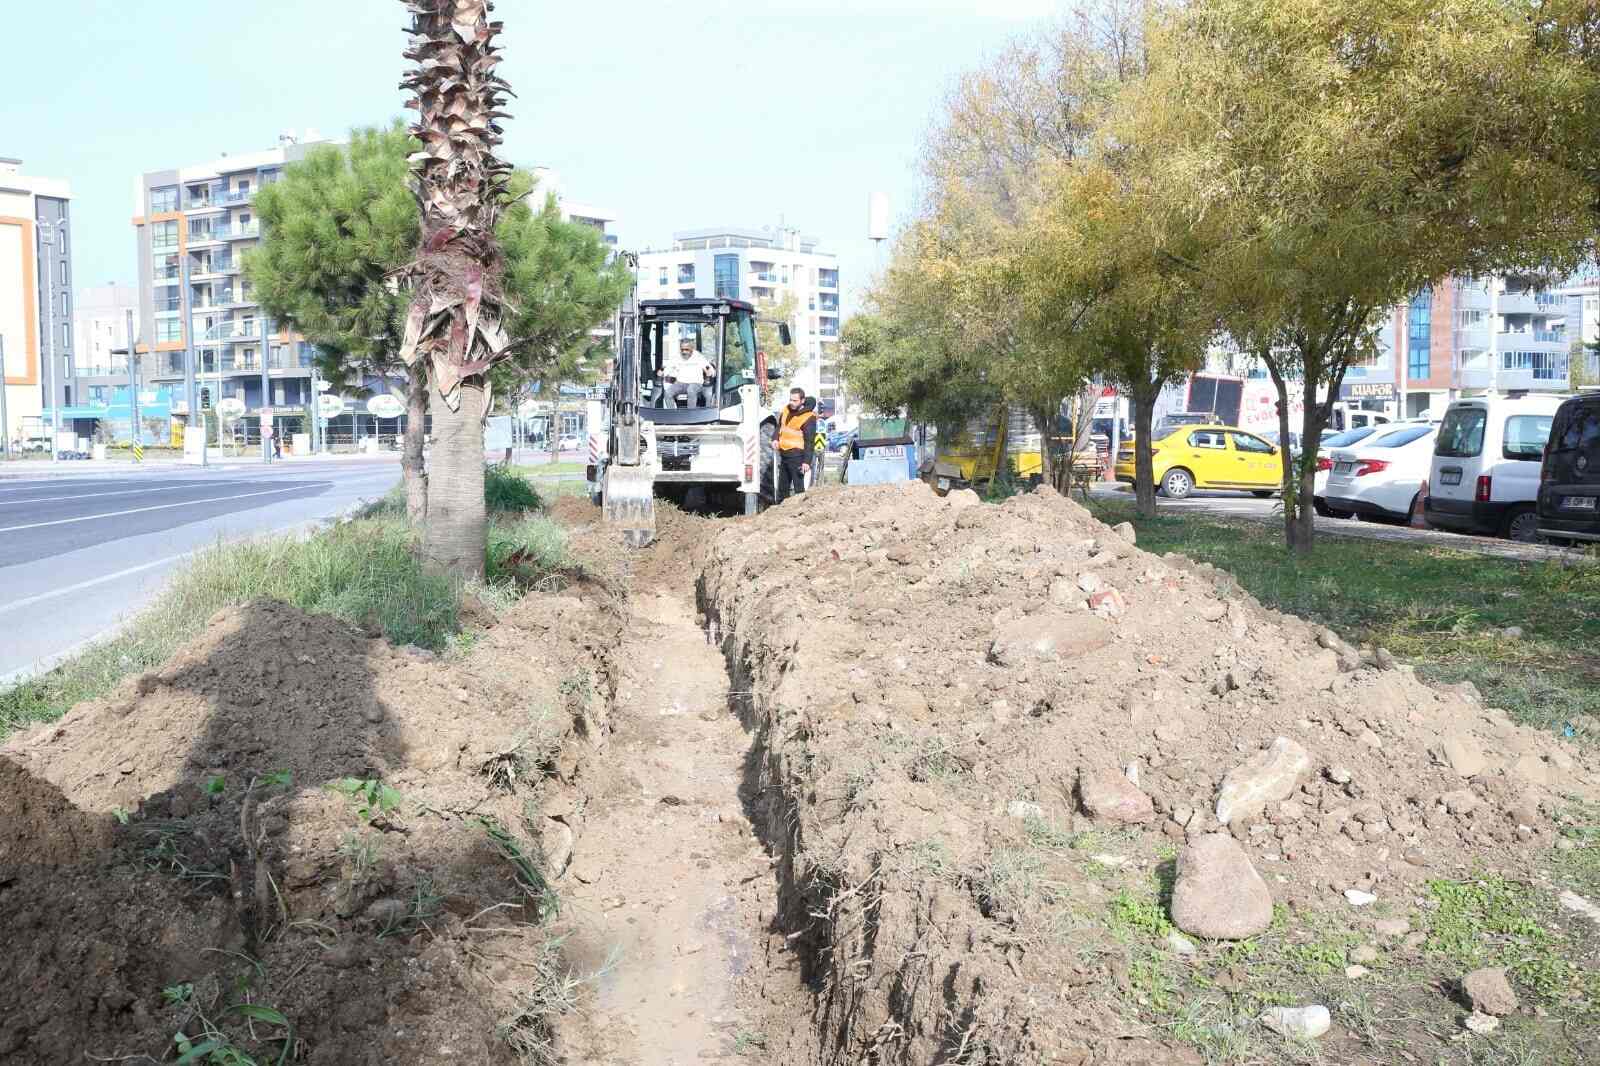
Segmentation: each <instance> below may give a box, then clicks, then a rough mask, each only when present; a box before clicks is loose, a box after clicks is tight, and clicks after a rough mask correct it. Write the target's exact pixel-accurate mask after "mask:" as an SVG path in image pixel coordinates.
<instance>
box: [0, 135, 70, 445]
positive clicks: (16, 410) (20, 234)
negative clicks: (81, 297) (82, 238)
mask: <svg viewBox="0 0 1600 1066" xmlns="http://www.w3.org/2000/svg"><path fill="white" fill-rule="evenodd" d="M71 207H72V188H71V186H70V184H69V183H68V182H67V181H66V180H65V179H61V178H42V177H31V176H29V175H26V174H23V173H22V161H21V160H20V159H12V158H9V157H0V344H3V345H4V346H5V383H4V385H3V388H4V390H5V413H6V422H7V425H6V433H7V435H8V436H9V438H10V439H11V440H12V441H13V442H15V441H17V440H18V439H19V438H20V436H21V435H22V434H23V433H24V432H25V431H26V432H27V433H29V434H30V435H37V434H39V433H40V432H41V427H42V426H44V425H45V424H47V423H48V422H50V421H51V419H52V417H59V409H60V408H61V407H62V406H63V405H65V404H66V403H67V402H69V396H68V392H67V385H68V380H69V378H68V360H70V359H71V357H72V351H73V336H72V281H73V278H72V231H71V214H72V212H71ZM52 412H55V414H54V416H53V415H52ZM45 432H48V431H45Z"/></svg>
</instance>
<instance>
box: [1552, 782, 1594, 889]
mask: <svg viewBox="0 0 1600 1066" xmlns="http://www.w3.org/2000/svg"><path fill="white" fill-rule="evenodd" d="M1555 824H1556V829H1557V831H1558V832H1559V833H1560V834H1561V838H1560V845H1561V846H1559V847H1558V848H1557V849H1556V850H1555V851H1554V852H1552V853H1551V865H1552V866H1553V867H1555V869H1556V871H1557V872H1558V873H1560V874H1561V875H1562V880H1564V881H1565V882H1566V883H1567V884H1569V885H1570V886H1571V887H1572V888H1574V889H1576V890H1577V891H1578V892H1579V893H1580V894H1582V895H1585V896H1593V895H1596V894H1600V805H1596V804H1592V803H1584V802H1582V801H1580V800H1576V799H1575V800H1573V801H1572V802H1571V803H1570V804H1568V805H1567V806H1566V807H1565V808H1563V809H1562V810H1560V811H1558V812H1556V816H1555Z"/></svg>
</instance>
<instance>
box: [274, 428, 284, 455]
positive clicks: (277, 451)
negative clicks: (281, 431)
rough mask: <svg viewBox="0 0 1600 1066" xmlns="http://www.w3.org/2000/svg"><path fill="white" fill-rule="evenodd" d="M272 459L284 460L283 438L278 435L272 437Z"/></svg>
mask: <svg viewBox="0 0 1600 1066" xmlns="http://www.w3.org/2000/svg"><path fill="white" fill-rule="evenodd" d="M272 457H273V458H274V459H282V458H283V438H282V437H280V436H278V435H277V434H276V433H274V434H273V435H272Z"/></svg>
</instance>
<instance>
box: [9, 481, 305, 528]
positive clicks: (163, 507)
mask: <svg viewBox="0 0 1600 1066" xmlns="http://www.w3.org/2000/svg"><path fill="white" fill-rule="evenodd" d="M332 484H333V482H331V481H312V482H308V483H306V484H304V485H295V486H293V487H292V488H287V489H269V490H267V491H266V492H241V493H240V494H239V495H237V496H213V497H211V498H210V499H208V500H182V501H180V502H178V503H158V504H156V505H154V506H152V507H132V508H129V509H128V510H126V511H108V512H106V513H105V514H89V515H80V516H79V517H77V518H57V519H55V520H54V521H52V522H30V523H28V524H27V525H23V526H4V527H0V533H16V532H18V531H20V530H24V529H42V528H44V527H45V526H66V525H71V524H72V523H73V522H95V521H98V520H99V519H102V518H121V517H122V516H123V515H129V514H143V513H144V512H146V511H168V510H171V509H172V508H174V507H198V506H200V505H201V504H203V503H225V502H226V501H228V500H248V499H251V498H252V497H255V496H282V495H283V494H284V493H286V492H300V491H301V490H303V489H307V488H317V487H322V488H327V487H329V486H331V485H332Z"/></svg>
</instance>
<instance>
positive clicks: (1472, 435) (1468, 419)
mask: <svg viewBox="0 0 1600 1066" xmlns="http://www.w3.org/2000/svg"><path fill="white" fill-rule="evenodd" d="M1488 425H1489V412H1488V411H1486V410H1484V409H1483V408H1482V407H1456V408H1453V409H1452V410H1450V411H1447V412H1446V413H1445V416H1444V423H1443V424H1442V425H1440V427H1439V439H1438V440H1437V441H1435V442H1434V445H1433V454H1434V455H1443V456H1445V457H1446V458H1449V459H1471V458H1472V457H1474V456H1477V455H1482V454H1483V431H1484V429H1485V428H1486V427H1487V426H1488Z"/></svg>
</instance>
